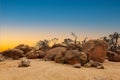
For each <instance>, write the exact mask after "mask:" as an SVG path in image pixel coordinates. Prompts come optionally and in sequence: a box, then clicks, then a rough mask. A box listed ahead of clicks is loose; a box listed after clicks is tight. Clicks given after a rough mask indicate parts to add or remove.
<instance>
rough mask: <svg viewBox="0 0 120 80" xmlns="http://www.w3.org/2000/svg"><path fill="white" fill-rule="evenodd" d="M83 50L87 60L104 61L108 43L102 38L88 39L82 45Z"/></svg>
mask: <svg viewBox="0 0 120 80" xmlns="http://www.w3.org/2000/svg"><path fill="white" fill-rule="evenodd" d="M82 51H83V52H85V53H86V54H87V56H88V59H89V60H94V61H98V62H104V60H105V57H106V53H107V51H108V44H107V43H106V42H105V41H103V40H89V41H87V42H86V43H85V44H84V45H83V49H82Z"/></svg>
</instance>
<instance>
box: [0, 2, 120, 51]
mask: <svg viewBox="0 0 120 80" xmlns="http://www.w3.org/2000/svg"><path fill="white" fill-rule="evenodd" d="M115 31H116V32H120V0H0V50H5V49H7V48H12V47H14V46H15V45H17V44H20V43H24V44H29V45H34V44H35V43H36V42H37V41H39V40H43V39H51V38H54V37H57V38H59V39H60V40H63V39H64V38H67V37H70V38H72V36H71V35H70V32H74V33H75V34H76V35H77V36H78V39H79V40H83V39H84V38H85V37H86V36H87V37H88V38H89V39H91V38H99V37H103V36H105V35H108V34H110V33H113V32H115Z"/></svg>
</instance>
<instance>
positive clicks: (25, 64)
mask: <svg viewBox="0 0 120 80" xmlns="http://www.w3.org/2000/svg"><path fill="white" fill-rule="evenodd" d="M28 66H30V61H29V60H26V59H25V60H21V62H20V63H19V64H18V67H28Z"/></svg>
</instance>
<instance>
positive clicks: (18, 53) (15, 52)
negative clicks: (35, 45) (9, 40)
mask: <svg viewBox="0 0 120 80" xmlns="http://www.w3.org/2000/svg"><path fill="white" fill-rule="evenodd" d="M23 53H24V52H23V51H22V50H20V49H9V50H6V51H3V52H2V54H3V56H5V57H6V58H12V59H19V58H21V57H24V56H25V55H24V54H23Z"/></svg>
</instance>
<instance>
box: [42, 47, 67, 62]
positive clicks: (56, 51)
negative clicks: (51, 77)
mask: <svg viewBox="0 0 120 80" xmlns="http://www.w3.org/2000/svg"><path fill="white" fill-rule="evenodd" d="M65 51H66V48H65V47H56V48H53V49H50V50H48V51H47V52H46V56H45V57H44V59H45V60H54V59H55V56H56V55H58V54H60V55H61V54H62V53H64V52H65Z"/></svg>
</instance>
